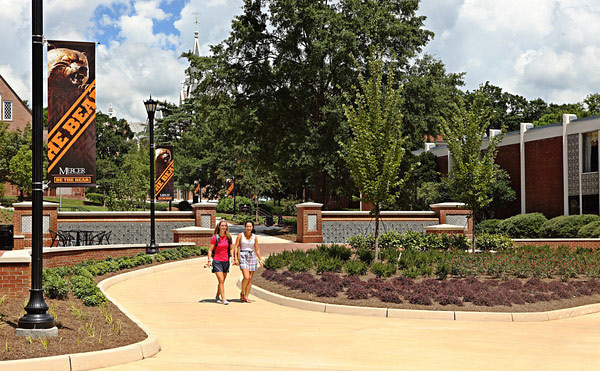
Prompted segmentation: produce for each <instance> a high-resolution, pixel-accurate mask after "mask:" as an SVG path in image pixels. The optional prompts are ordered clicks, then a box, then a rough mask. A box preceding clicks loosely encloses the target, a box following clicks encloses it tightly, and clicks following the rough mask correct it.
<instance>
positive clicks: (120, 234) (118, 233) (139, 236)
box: [58, 221, 194, 245]
mask: <svg viewBox="0 0 600 371" xmlns="http://www.w3.org/2000/svg"><path fill="white" fill-rule="evenodd" d="M155 226H156V243H166V242H173V231H172V230H173V229H176V228H183V227H193V226H194V222H193V221H192V222H160V223H158V222H157V223H156V224H155ZM58 229H66V230H69V229H81V230H91V231H112V234H111V236H110V244H111V245H115V244H132V243H149V242H150V222H147V221H144V222H119V223H106V222H89V223H81V222H59V223H58Z"/></svg>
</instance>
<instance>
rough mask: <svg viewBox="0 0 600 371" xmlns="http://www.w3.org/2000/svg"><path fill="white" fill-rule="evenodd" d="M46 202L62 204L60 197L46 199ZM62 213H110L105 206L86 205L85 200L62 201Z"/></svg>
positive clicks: (68, 199)
mask: <svg viewBox="0 0 600 371" xmlns="http://www.w3.org/2000/svg"><path fill="white" fill-rule="evenodd" d="M44 201H47V202H54V203H57V204H58V203H60V198H59V197H44ZM62 211H108V209H107V208H106V207H105V206H92V205H84V204H83V200H75V199H71V198H65V197H63V199H62Z"/></svg>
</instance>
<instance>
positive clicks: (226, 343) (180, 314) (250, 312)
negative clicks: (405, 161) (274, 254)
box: [102, 236, 600, 371]
mask: <svg viewBox="0 0 600 371" xmlns="http://www.w3.org/2000/svg"><path fill="white" fill-rule="evenodd" d="M259 238H261V242H262V245H261V247H262V248H263V249H264V251H265V252H266V251H269V252H271V251H276V250H280V249H282V248H293V247H295V246H296V244H294V243H292V242H287V241H283V240H280V239H277V238H273V237H267V236H261V237H259ZM304 247H305V248H306V247H308V246H304ZM205 262H206V258H200V259H197V260H196V262H195V263H192V264H187V265H181V266H176V267H174V268H172V269H168V270H164V271H161V272H156V273H152V274H148V275H143V276H140V277H136V278H132V279H130V280H127V281H124V282H121V283H118V284H116V285H114V286H112V287H110V288H109V289H108V294H109V295H110V296H112V297H113V298H115V299H116V300H117V301H118V302H119V303H120V304H121V305H122V306H123V307H124V308H126V309H127V310H128V311H129V312H130V313H131V314H133V315H134V316H135V317H137V318H138V319H139V320H140V321H141V322H142V323H144V324H145V325H146V326H147V327H148V328H149V329H150V330H151V331H152V332H154V334H156V335H157V336H158V340H159V343H160V346H161V348H162V350H161V351H160V352H159V353H158V354H156V355H155V356H153V357H151V358H148V359H144V360H141V361H137V362H131V363H127V364H123V365H119V366H115V367H110V368H104V369H102V370H119V371H138V370H139V371H141V370H165V369H172V370H232V371H233V370H240V371H241V370H244V371H248V370H273V371H275V370H277V371H280V370H370V371H372V370H478V371H481V370H536V371H537V370H545V371H548V370H561V371H565V370H573V371H585V370H600V330H599V329H600V313H598V314H592V315H586V316H580V317H576V318H570V319H564V320H556V321H548V322H530V323H517V322H512V323H511V322H509V323H506V322H475V321H441V320H405V319H393V318H375V317H363V316H348V315H338V314H328V313H318V312H311V311H304V310H299V309H293V308H289V307H284V306H280V305H277V304H272V303H269V302H266V301H264V300H260V299H257V298H253V299H254V300H255V301H254V303H252V304H245V303H241V302H240V301H239V299H238V298H239V290H238V288H237V286H236V284H237V281H238V278H239V276H240V273H239V270H238V268H237V267H234V268H233V270H232V273H231V274H230V275H229V276H228V278H227V281H226V296H227V297H228V298H229V300H230V301H231V304H230V305H228V306H224V305H220V304H216V303H215V301H214V296H215V286H216V280H215V278H214V277H213V275H212V274H211V273H210V271H209V270H208V269H206V268H204V264H205Z"/></svg>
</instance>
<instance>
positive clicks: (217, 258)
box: [208, 221, 237, 305]
mask: <svg viewBox="0 0 600 371" xmlns="http://www.w3.org/2000/svg"><path fill="white" fill-rule="evenodd" d="M233 255H234V254H233V243H231V234H229V226H228V225H227V222H226V221H221V222H219V224H218V225H217V226H216V227H215V232H214V235H213V236H212V238H211V239H210V246H209V247H208V266H209V267H210V266H211V265H212V272H213V273H214V274H215V275H216V276H217V281H219V283H218V285H217V295H216V296H215V300H216V301H217V303H223V304H225V305H227V304H229V301H227V299H225V278H227V273H229V259H230V257H232V256H233ZM234 264H237V263H236V261H235V259H234Z"/></svg>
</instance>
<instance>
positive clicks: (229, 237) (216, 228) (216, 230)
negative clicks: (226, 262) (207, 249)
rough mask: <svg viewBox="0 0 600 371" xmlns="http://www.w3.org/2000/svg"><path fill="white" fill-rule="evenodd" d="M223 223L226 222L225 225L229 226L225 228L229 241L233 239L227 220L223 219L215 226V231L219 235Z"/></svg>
mask: <svg viewBox="0 0 600 371" xmlns="http://www.w3.org/2000/svg"><path fill="white" fill-rule="evenodd" d="M221 223H225V225H226V226H227V229H226V230H225V236H226V237H227V239H228V240H229V241H231V234H229V225H227V222H226V221H224V220H221V221H220V222H219V223H218V224H217V225H216V226H215V231H214V233H213V234H214V235H216V236H219V234H220V232H221Z"/></svg>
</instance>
